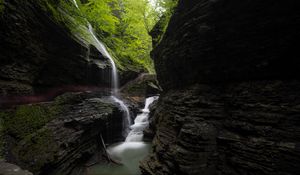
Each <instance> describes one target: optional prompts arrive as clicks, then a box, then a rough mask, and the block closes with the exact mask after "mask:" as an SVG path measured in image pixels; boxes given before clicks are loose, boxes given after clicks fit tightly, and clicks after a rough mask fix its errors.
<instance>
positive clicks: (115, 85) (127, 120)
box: [73, 0, 131, 137]
mask: <svg viewBox="0 0 300 175" xmlns="http://www.w3.org/2000/svg"><path fill="white" fill-rule="evenodd" d="M73 3H74V5H75V6H76V8H77V9H79V6H78V4H77V1H76V0H73ZM87 24H88V31H89V33H90V34H91V36H92V38H93V39H94V41H95V42H94V43H95V47H96V48H97V49H98V50H99V52H100V53H101V54H102V55H103V56H104V57H106V58H108V60H109V62H110V64H111V87H112V96H111V98H112V100H113V101H115V102H116V103H118V104H119V105H120V107H121V109H122V110H123V111H124V119H123V136H124V137H125V136H127V134H128V131H129V126H130V124H131V117H130V112H129V109H128V107H127V106H126V105H125V103H124V102H123V101H122V100H120V99H119V98H118V96H119V94H118V90H119V78H118V72H117V67H116V64H115V62H114V60H113V59H112V57H111V55H110V54H109V52H108V51H107V49H106V47H105V46H104V44H103V43H102V42H101V41H100V40H99V39H98V38H97V37H96V35H95V34H94V31H93V27H92V25H91V24H90V23H89V22H88V21H87Z"/></svg>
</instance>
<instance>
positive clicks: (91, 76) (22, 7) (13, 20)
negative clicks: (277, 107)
mask: <svg viewBox="0 0 300 175" xmlns="http://www.w3.org/2000/svg"><path fill="white" fill-rule="evenodd" d="M64 3H69V5H68V8H64V7H60V6H59V5H60V4H61V2H60V1H57V0H51V1H44V0H37V1H34V0H28V1H18V0H10V1H8V0H5V1H3V4H4V6H3V7H4V8H3V9H2V10H1V15H0V46H1V47H0V53H1V54H0V95H1V96H8V95H24V94H26V95H29V94H30V95H32V94H40V93H45V92H46V91H49V90H50V89H53V88H61V89H65V90H64V91H70V86H72V87H73V89H74V86H76V87H78V86H97V87H102V88H107V87H110V80H109V77H110V69H111V65H110V63H109V62H108V59H107V58H104V57H103V56H102V55H101V53H99V51H98V50H97V49H95V48H94V47H93V46H89V45H87V44H86V43H84V42H82V41H80V40H79V39H77V38H78V37H76V36H74V35H73V34H72V32H71V31H70V30H75V29H73V28H74V27H73V28H72V29H70V28H68V26H67V25H68V24H67V23H68V22H69V23H70V21H64V22H62V21H58V20H59V19H60V18H67V19H69V18H71V19H72V17H71V16H67V17H57V18H54V17H53V16H59V15H63V14H65V13H67V12H68V11H67V10H69V11H72V10H70V8H71V7H73V6H74V5H73V4H72V2H71V1H70V2H68V1H65V2H64ZM3 4H2V3H1V5H3ZM51 4H56V6H55V7H54V6H53V7H52V6H51ZM47 5H48V6H49V7H51V8H50V10H53V13H54V14H51V13H50V12H49V11H47V10H45V8H46V7H44V6H47ZM57 6H58V7H57ZM69 6H70V7H69ZM59 8H62V9H63V10H65V12H61V9H59ZM73 8H74V9H73V11H76V10H77V9H76V7H75V6H74V7H73ZM59 10H60V11H59ZM59 12H61V14H58V13H59ZM70 13H72V12H70ZM73 13H74V12H73ZM65 15H69V14H65ZM69 20H70V19H69ZM72 20H76V19H72ZM77 34H78V35H80V31H77ZM137 74H138V72H134V71H127V72H122V74H121V76H120V78H121V84H125V83H126V82H127V81H129V80H131V79H134V78H135V77H137ZM75 89H76V88H75Z"/></svg>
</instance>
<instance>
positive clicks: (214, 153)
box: [141, 0, 300, 175]
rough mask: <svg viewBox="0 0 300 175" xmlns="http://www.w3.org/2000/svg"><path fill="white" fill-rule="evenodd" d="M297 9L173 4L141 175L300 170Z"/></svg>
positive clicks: (287, 4) (265, 4) (273, 4)
mask: <svg viewBox="0 0 300 175" xmlns="http://www.w3.org/2000/svg"><path fill="white" fill-rule="evenodd" d="M299 10H300V3H299V2H298V1H296V0H291V1H271V0H266V1H259V0H245V1H227V0H189V1H186V0H180V1H179V5H178V8H177V11H176V13H175V14H174V16H173V17H172V18H171V21H170V24H169V26H168V29H167V32H166V33H165V35H164V38H163V39H162V41H161V43H160V44H159V45H158V46H157V47H156V48H155V50H154V51H153V57H154V60H155V66H156V71H157V76H158V80H159V82H160V84H161V86H162V88H163V90H164V94H163V95H162V97H161V98H160V101H159V104H158V105H157V109H156V111H155V114H154V116H153V117H154V118H153V122H152V124H151V126H152V128H154V130H155V136H154V139H153V149H152V153H151V154H150V155H149V156H148V157H147V159H145V160H144V161H143V162H142V165H141V168H142V171H143V174H152V175H154V174H155V175H167V174H170V175H171V174H172V175H174V174H178V175H179V174H180V175H182V174H195V175H196V174H197V175H198V174H202V175H205V174H207V175H211V174H228V175H234V174H253V175H254V174H255V175H256V174H297V173H299V171H300V168H299V166H300V164H299V162H300V147H299V143H300V127H299V126H300V125H299V124H300V116H299V114H300V106H299V104H300V98H299V97H300V96H299V95H300V93H299V89H300V81H299V78H300V77H299V76H300V74H299V67H300V61H299V59H298V58H299V52H298V45H297V43H298V41H299V35H300V32H299V31H300V30H299V26H300V14H299Z"/></svg>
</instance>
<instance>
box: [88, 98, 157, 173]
mask: <svg viewBox="0 0 300 175" xmlns="http://www.w3.org/2000/svg"><path fill="white" fill-rule="evenodd" d="M157 99H158V96H154V97H149V98H147V99H146V101H145V107H144V108H143V109H142V110H141V111H142V113H141V114H139V115H138V116H137V117H136V119H135V120H134V122H135V123H134V124H133V125H132V126H131V127H130V128H131V129H132V130H131V131H130V133H129V134H128V136H127V138H126V141H125V142H121V143H117V144H114V145H111V146H109V147H108V148H107V152H108V153H109V155H110V157H111V159H112V160H115V161H118V162H120V163H122V165H116V164H109V165H107V164H105V165H96V166H93V167H91V168H89V170H88V172H87V174H88V175H139V174H141V172H140V169H139V161H141V160H142V159H144V158H145V156H146V155H147V154H148V152H149V151H150V148H151V144H149V143H145V142H143V141H142V140H143V130H144V129H145V128H146V127H147V126H148V117H149V112H150V111H149V106H150V105H151V104H152V103H153V102H154V101H155V100H157Z"/></svg>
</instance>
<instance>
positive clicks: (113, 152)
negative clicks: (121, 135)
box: [87, 142, 151, 175]
mask: <svg viewBox="0 0 300 175" xmlns="http://www.w3.org/2000/svg"><path fill="white" fill-rule="evenodd" d="M150 147H151V144H150V143H145V142H122V143H117V144H114V145H112V146H110V147H108V148H107V150H108V152H109V154H110V156H111V158H112V159H113V160H117V161H118V162H121V163H122V164H123V165H117V164H103V165H95V166H92V167H90V168H88V170H87V175H140V174H141V172H140V170H139V161H141V160H142V159H144V158H145V156H147V154H148V153H149V151H150Z"/></svg>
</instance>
